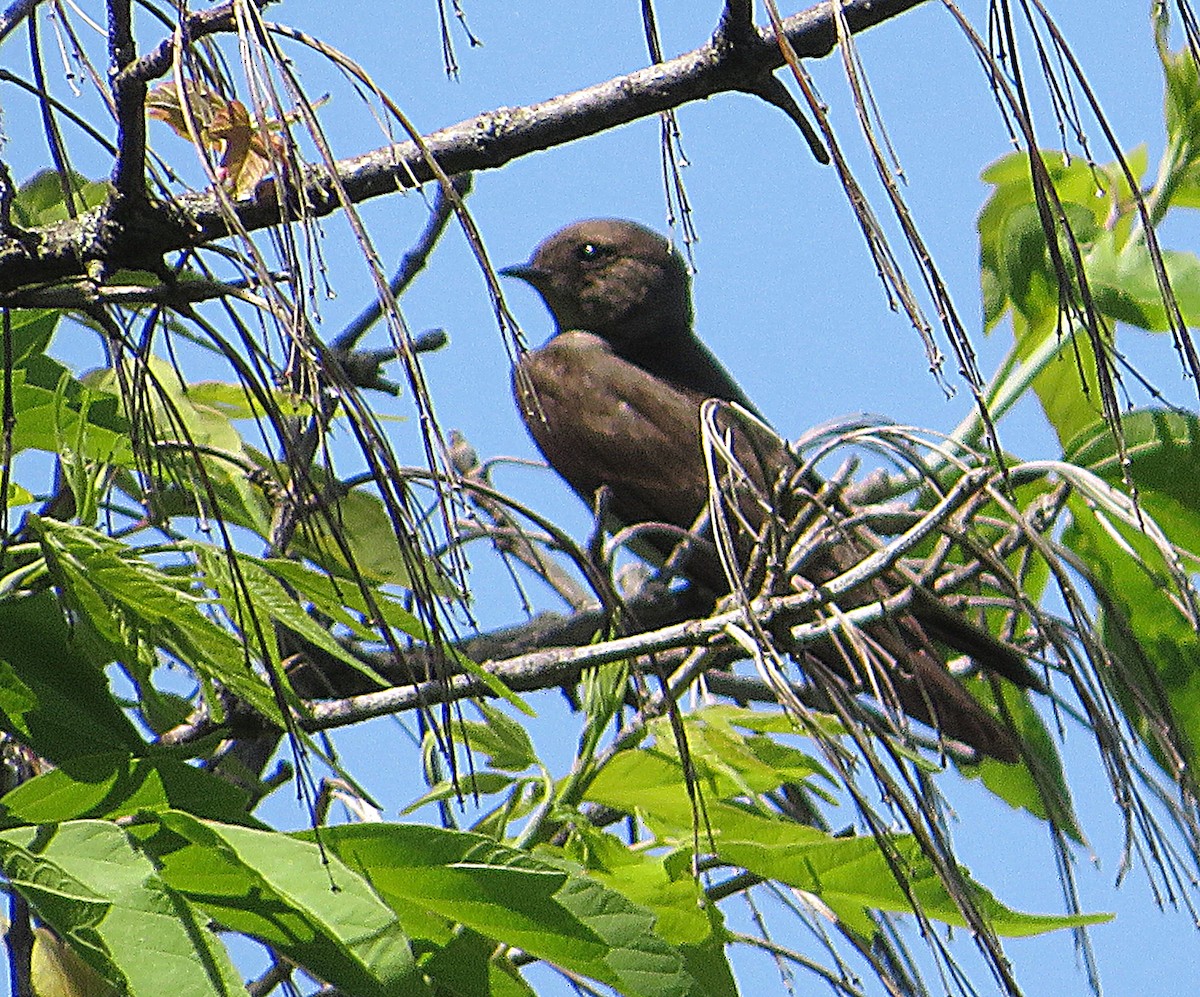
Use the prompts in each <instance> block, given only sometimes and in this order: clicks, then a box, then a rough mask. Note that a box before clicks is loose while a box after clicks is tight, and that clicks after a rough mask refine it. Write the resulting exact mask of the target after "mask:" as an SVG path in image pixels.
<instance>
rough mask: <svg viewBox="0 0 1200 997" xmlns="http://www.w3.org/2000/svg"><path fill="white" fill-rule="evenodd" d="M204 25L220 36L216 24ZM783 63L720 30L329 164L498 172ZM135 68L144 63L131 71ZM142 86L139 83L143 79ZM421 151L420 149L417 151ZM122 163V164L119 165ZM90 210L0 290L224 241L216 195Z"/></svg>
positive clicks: (5, 261)
mask: <svg viewBox="0 0 1200 997" xmlns="http://www.w3.org/2000/svg"><path fill="white" fill-rule="evenodd" d="M923 2H925V0H846V2H845V4H844V11H845V16H846V18H847V21H848V23H849V24H850V27H851V30H852V31H854V32H859V31H862V30H865V29H866V28H869V27H872V26H873V25H876V24H879V23H881V22H883V21H885V20H888V19H890V18H892V17H895V16H896V15H898V14H901V13H904V12H905V11H907V10H910V9H911V8H913V7H916V6H917V5H918V4H920V3H923ZM205 27H206V28H217V29H219V22H218V20H217V19H213V22H212V23H206V24H205ZM784 30H785V33H786V34H787V37H788V39H789V40H790V41H791V44H792V46H793V48H795V49H796V51H797V53H798V54H799V55H801V56H803V57H809V58H816V57H820V56H824V55H827V54H828V53H829V52H830V51H831V50H832V49H833V47H834V43H835V30H834V24H833V20H832V15H831V11H830V6H829V4H828V3H822V4H819V5H817V6H815V7H812V8H810V9H809V10H806V11H803V12H801V13H799V14H796V15H794V16H792V17H790V18H788V19H787V20H786V21H784ZM782 64H783V57H782V55H781V54H780V51H779V46H778V44H777V43H776V39H775V35H774V33H773V32H772V31H770V30H764V31H761V32H757V33H749V32H737V33H730V32H727V31H718V32H717V34H716V35H715V36H714V38H713V39H712V40H710V41H709V42H707V43H706V44H704V45H702V46H701V47H700V48H697V49H695V50H694V51H691V52H688V53H686V54H684V55H680V56H677V57H676V58H674V59H671V60H669V61H667V62H664V63H660V64H658V65H655V66H650V67H648V68H646V69H640V70H637V71H636V72H632V73H629V74H626V75H624V76H620V77H617V78H615V79H612V80H609V81H607V82H605V83H600V84H597V85H595V86H592V87H587V88H585V89H583V90H577V91H575V92H574V93H569V94H564V95H562V96H559V97H553V98H551V99H549V100H546V101H542V102H540V103H537V104H532V105H529V106H527V107H517V108H509V107H501V108H497V109H495V110H493V111H489V112H487V113H486V114H481V115H479V116H478V117H475V118H471V119H469V120H467V121H462V122H459V123H458V124H456V125H452V126H450V127H448V128H444V129H441V130H440V131H437V132H434V133H432V134H431V135H429V136H426V137H425V138H424V139H422V141H421V143H420V144H418V143H417V142H415V141H409V142H402V143H399V144H396V145H391V146H388V147H385V148H382V149H376V150H374V151H373V152H369V153H365V154H363V155H360V156H355V157H352V158H349V159H345V160H341V161H340V162H338V163H337V164H336V171H337V178H338V181H339V182H340V185H341V187H342V188H343V189H344V190H345V192H346V194H347V195H348V196H349V198H350V200H351V201H352V202H354V203H359V202H362V201H365V200H368V199H369V198H373V197H379V196H382V195H385V194H391V193H395V192H396V191H397V190H398V189H402V188H405V187H411V186H413V185H414V184H416V185H419V184H423V183H426V182H428V181H430V180H431V179H433V171H432V170H431V168H430V165H429V162H428V157H432V158H433V159H435V160H436V161H437V162H438V164H439V165H440V167H441V169H442V170H443V171H444V172H446V173H448V174H457V173H462V172H464V171H468V170H488V169H496V168H499V167H502V166H504V165H505V164H507V163H509V162H511V161H513V160H514V159H517V158H519V157H521V156H525V155H528V154H529V153H531V152H538V151H541V150H545V149H549V148H552V147H553V146H556V145H562V144H565V143H568V142H572V141H574V140H575V139H578V138H581V137H583V136H586V135H594V134H597V133H598V132H602V131H605V130H607V129H609V128H614V127H616V126H618V125H622V124H627V123H628V122H631V121H634V120H637V119H638V118H643V117H647V116H649V115H653V114H657V113H659V112H660V111H664V110H667V109H669V108H676V107H680V106H682V105H683V104H687V103H690V102H691V101H695V100H703V99H706V98H708V97H712V96H714V95H716V94H719V93H726V92H729V91H742V92H748V93H760V92H761V90H762V80H763V78H764V76H766V75H768V74H770V73H771V72H773V71H774V70H775V69H778V68H779V67H780V66H781V65H782ZM133 65H134V66H137V68H138V69H139V70H144V69H145V66H146V64H145V63H143V64H141V65H139V64H137V63H134V64H133ZM138 82H139V83H140V82H141V80H139V81H138ZM422 147H423V148H422ZM118 158H119V160H120V161H122V162H124V161H125V160H124V159H123V158H122V157H118ZM337 187H338V185H337V184H335V183H334V182H333V181H332V179H331V178H330V177H329V175H328V174H327V172H326V171H325V170H323V169H320V168H317V167H313V168H312V169H310V170H309V171H308V172H307V174H306V175H305V176H304V177H303V184H302V187H301V189H299V190H290V191H289V192H288V195H287V196H288V197H289V198H293V199H296V200H298V199H300V198H303V200H304V201H305V202H306V203H307V204H308V205H309V208H308V210H307V212H306V214H307V215H308V216H309V217H314V216H322V215H326V214H330V213H332V212H334V211H337V210H339V209H340V208H341V207H342V204H343V202H342V201H341V199H340V196H339V194H338V190H337ZM277 189H278V187H277V185H276V184H275V183H274V182H273V181H272V182H265V183H263V184H261V185H260V187H259V189H258V191H257V192H256V194H255V195H254V196H253V197H252V198H250V199H248V200H245V201H242V202H239V203H238V204H237V206H236V211H237V215H238V220H239V222H240V224H241V226H243V228H244V229H245V230H246V231H255V230H258V229H261V228H265V227H267V226H270V225H274V224H278V223H279V222H280V220H281V217H286V216H290V215H291V214H292V212H291V211H287V210H284V211H281V208H280V204H279V200H278V195H277ZM120 208H121V210H120V211H119V212H118V211H115V210H114V207H113V204H112V203H110V204H109V205H106V206H103V207H101V208H98V209H96V210H94V211H91V212H88V213H87V214H85V215H82V216H81V217H79V218H77V219H73V220H71V221H69V222H64V223H61V224H58V225H55V226H50V227H47V228H44V229H37V230H33V231H31V232H24V233H6V234H5V235H4V236H3V237H0V294H6V293H11V292H12V291H14V290H16V289H18V288H20V287H22V286H24V285H26V284H30V283H34V282H37V283H45V282H48V281H53V280H59V279H63V278H70V277H78V276H81V275H83V274H85V273H87V272H88V270H89V267H88V264H89V262H92V263H93V264H94V263H100V264H102V265H103V270H105V271H108V272H111V271H112V270H114V269H116V268H118V267H146V266H148V265H151V264H153V261H155V260H157V259H160V258H161V257H162V255H163V254H165V253H169V252H173V251H176V250H179V249H183V248H187V247H194V246H199V245H203V244H205V243H207V242H211V241H213V240H216V239H220V238H223V237H225V236H226V235H228V234H229V229H228V223H227V221H226V218H225V216H224V215H223V213H222V208H221V205H220V201H219V199H218V197H217V196H216V195H215V194H214V193H212V192H203V193H196V194H189V195H184V196H182V197H180V198H178V199H176V200H175V201H173V202H172V203H171V204H170V205H169V206H165V205H162V204H157V205H155V204H151V203H147V204H146V206H145V208H144V209H142V210H138V211H131V210H130V206H129V205H128V204H127V203H125V204H121V205H120Z"/></svg>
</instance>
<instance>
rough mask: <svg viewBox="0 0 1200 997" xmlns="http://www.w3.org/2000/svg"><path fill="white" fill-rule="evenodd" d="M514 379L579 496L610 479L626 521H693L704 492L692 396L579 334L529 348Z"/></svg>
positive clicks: (554, 461) (544, 442)
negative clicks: (539, 346)
mask: <svg viewBox="0 0 1200 997" xmlns="http://www.w3.org/2000/svg"><path fill="white" fill-rule="evenodd" d="M513 380H514V384H513V388H514V392H515V394H516V396H517V404H518V407H519V409H520V411H521V417H522V418H523V419H524V420H525V425H526V426H527V427H528V429H529V432H530V435H532V436H533V439H534V441H535V442H536V443H537V445H538V447H539V449H540V450H541V451H542V453H543V454H544V455H545V457H546V460H548V461H549V462H550V464H551V466H552V467H553V468H554V469H555V470H556V471H558V473H559V474H561V475H562V476H563V477H564V478H565V479H566V480H567V482H568V483H569V484H570V485H571V487H572V488H574V489H575V491H576V492H578V493H579V495H580V496H581V497H582V498H583V499H584V501H586V502H591V501H592V500H593V498H594V497H595V494H596V490H597V489H598V488H600V487H601V486H603V485H607V486H608V487H609V489H610V491H611V510H612V512H613V514H614V515H615V516H616V517H617V518H618V519H620V520H622V521H624V522H626V523H639V522H648V521H649V522H667V523H673V524H674V525H676V526H680V527H683V528H685V529H686V528H687V527H689V526H691V525H692V523H693V522H695V520H696V517H697V516H698V515H699V514H700V511H701V510H702V509H703V508H704V504H705V502H706V500H707V498H708V489H707V480H706V478H705V476H704V474H702V473H700V472H701V471H702V470H703V464H702V462H701V457H700V409H699V403H698V401H697V400H696V399H694V398H691V397H689V396H688V395H686V394H684V393H683V392H681V391H679V390H677V389H676V388H674V387H672V386H671V385H669V384H666V383H665V382H663V381H661V380H659V379H658V378H655V377H654V376H652V375H650V374H648V373H646V372H645V371H644V370H642V369H641V368H640V367H637V366H635V365H633V364H631V363H629V362H627V361H625V360H622V359H621V358H620V357H618V356H616V355H615V354H614V353H613V351H612V349H611V347H610V346H609V345H608V343H607V342H606V341H605V340H603V339H601V338H600V337H599V336H595V335H592V334H591V333H586V332H566V333H560V334H559V335H557V336H555V337H554V338H553V339H552V340H551V341H550V342H549V343H548V344H547V345H546V346H544V347H543V348H542V349H540V350H534V351H531V352H529V353H526V354H525V355H524V357H522V359H521V361H520V363H519V364H518V367H517V370H516V372H515V374H514V379H513Z"/></svg>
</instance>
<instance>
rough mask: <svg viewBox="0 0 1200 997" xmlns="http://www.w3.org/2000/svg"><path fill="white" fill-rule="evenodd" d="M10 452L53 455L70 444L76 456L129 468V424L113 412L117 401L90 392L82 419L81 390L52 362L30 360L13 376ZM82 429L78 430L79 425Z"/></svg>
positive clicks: (131, 450) (44, 359) (116, 410)
mask: <svg viewBox="0 0 1200 997" xmlns="http://www.w3.org/2000/svg"><path fill="white" fill-rule="evenodd" d="M12 394H13V411H14V412H15V413H16V417H17V422H16V425H15V426H14V427H13V452H14V453H20V452H21V451H22V450H45V451H47V452H48V453H57V452H58V450H59V447H60V443H61V441H62V440H63V439H64V438H66V439H70V440H71V441H72V443H73V445H74V446H75V447H76V453H77V455H78V456H80V457H83V458H86V459H88V460H94V461H99V462H101V463H109V464H117V465H120V466H122V467H132V466H133V448H132V446H131V444H130V436H129V423H128V422H127V421H126V419H125V418H124V416H122V415H121V413H120V412H119V411H118V408H117V399H116V398H115V397H112V396H108V395H100V396H98V395H97V394H96V393H95V392H92V393H91V394H90V396H89V397H88V404H87V411H86V415H85V416H81V415H80V412H81V402H82V400H83V398H84V394H85V388H84V386H83V385H82V383H81V382H79V381H77V380H76V379H75V378H73V377H71V375H70V374H69V373H68V372H67V370H66V368H65V367H63V366H62V365H61V364H59V363H58V362H57V361H54V360H51V359H50V358H49V357H47V356H44V355H40V354H38V355H34V356H32V357H30V358H29V362H28V364H27V365H26V366H24V367H19V368H16V369H14V371H13V393H12ZM81 423H82V424H81Z"/></svg>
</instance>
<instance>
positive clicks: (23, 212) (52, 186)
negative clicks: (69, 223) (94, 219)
mask: <svg viewBox="0 0 1200 997" xmlns="http://www.w3.org/2000/svg"><path fill="white" fill-rule="evenodd" d="M64 186H65V187H66V188H67V189H69V190H70V191H71V193H72V195H73V199H74V202H75V207H76V209H77V210H79V209H83V210H85V211H86V210H87V209H89V208H94V207H97V206H98V205H100V204H103V203H104V200H105V198H107V197H108V191H109V185H108V183H107V182H105V181H91V180H88V179H87V177H85V176H83V175H82V174H79V173H76V172H74V171H73V170H68V171H67V173H66V175H65V178H64V177H63V176H62V175H60V174H59V173H57V172H56V171H55V170H42V171H41V172H40V173H37V174H35V175H34V176H33V177H32V178H31V179H29V180H27V181H26V182H25V183H23V184H22V185H21V189H20V190H19V191H18V192H17V196H16V197H15V198H13V206H12V207H13V220H14V221H15V222H16V223H17V224H18V225H22V226H24V227H25V228H40V227H42V226H43V225H52V224H54V223H55V222H62V221H66V220H67V218H68V217H70V214H69V212H68V211H67V206H66V196H65V194H64V192H63V189H64Z"/></svg>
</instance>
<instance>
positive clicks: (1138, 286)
mask: <svg viewBox="0 0 1200 997" xmlns="http://www.w3.org/2000/svg"><path fill="white" fill-rule="evenodd" d="M1163 265H1164V266H1165V267H1166V270H1167V276H1168V278H1169V279H1170V282H1171V288H1172V290H1173V291H1174V292H1175V298H1176V301H1177V302H1178V304H1179V308H1180V310H1181V311H1182V313H1183V317H1184V320H1185V321H1186V322H1187V323H1188V324H1189V325H1195V324H1197V323H1198V322H1200V258H1197V257H1196V256H1195V254H1193V253H1181V252H1164V253H1163ZM1086 266H1087V274H1088V281H1089V282H1090V284H1091V288H1092V294H1093V298H1094V300H1095V302H1096V306H1097V307H1098V308H1099V309H1100V311H1101V312H1103V313H1104V314H1105V315H1107V316H1108V317H1109V318H1111V319H1114V320H1116V321H1119V322H1128V323H1129V324H1130V325H1135V326H1137V327H1138V328H1140V329H1147V330H1149V331H1151V332H1166V331H1168V330H1169V329H1170V328H1171V323H1170V321H1169V320H1168V318H1167V309H1166V306H1165V305H1164V304H1163V300H1162V291H1161V290H1160V289H1159V286H1158V277H1157V275H1156V273H1155V271H1154V264H1153V262H1152V261H1151V259H1150V253H1149V250H1148V249H1147V248H1146V244H1145V242H1144V241H1142V240H1137V241H1135V242H1128V243H1126V244H1125V245H1118V240H1117V238H1116V236H1115V234H1114V233H1112V232H1107V233H1105V235H1104V237H1102V238H1101V239H1099V240H1097V242H1096V244H1095V245H1094V246H1093V247H1092V250H1091V252H1090V253H1088V256H1087V263H1086Z"/></svg>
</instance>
